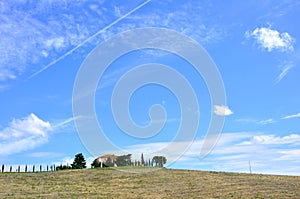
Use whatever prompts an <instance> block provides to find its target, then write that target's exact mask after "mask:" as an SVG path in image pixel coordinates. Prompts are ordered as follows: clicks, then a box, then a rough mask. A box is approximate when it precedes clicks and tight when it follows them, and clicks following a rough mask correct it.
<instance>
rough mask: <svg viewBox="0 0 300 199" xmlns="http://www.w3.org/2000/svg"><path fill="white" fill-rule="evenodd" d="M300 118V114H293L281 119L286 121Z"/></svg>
mask: <svg viewBox="0 0 300 199" xmlns="http://www.w3.org/2000/svg"><path fill="white" fill-rule="evenodd" d="M298 117H300V113H296V114H292V115H287V116H284V117H282V118H281V119H284V120H286V119H292V118H298Z"/></svg>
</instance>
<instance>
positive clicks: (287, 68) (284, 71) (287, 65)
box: [276, 62, 294, 83]
mask: <svg viewBox="0 0 300 199" xmlns="http://www.w3.org/2000/svg"><path fill="white" fill-rule="evenodd" d="M293 67H294V63H293V62H285V63H283V64H282V65H281V66H280V70H281V72H280V74H279V75H278V77H277V79H276V83H279V82H280V81H281V80H282V79H283V78H284V77H285V76H286V75H287V74H288V72H289V71H290V70H291V69H292V68H293Z"/></svg>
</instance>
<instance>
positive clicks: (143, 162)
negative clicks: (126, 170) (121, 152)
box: [141, 153, 145, 166]
mask: <svg viewBox="0 0 300 199" xmlns="http://www.w3.org/2000/svg"><path fill="white" fill-rule="evenodd" d="M141 164H142V166H144V165H145V160H144V154H143V153H142V155H141Z"/></svg>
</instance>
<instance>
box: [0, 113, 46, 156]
mask: <svg viewBox="0 0 300 199" xmlns="http://www.w3.org/2000/svg"><path fill="white" fill-rule="evenodd" d="M51 130H52V127H51V124H50V123H49V122H45V121H43V120H41V119H40V118H38V117H37V116H36V115H35V114H33V113H31V114H30V115H29V116H27V117H25V118H22V119H13V120H12V122H11V123H10V124H9V126H8V127H6V128H4V129H3V130H2V131H0V154H1V155H9V154H13V153H19V152H21V151H26V150H29V149H33V148H35V147H37V146H40V145H41V144H43V143H45V142H46V141H47V140H48V133H49V132H50V131H51Z"/></svg>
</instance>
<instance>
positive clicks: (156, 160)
mask: <svg viewBox="0 0 300 199" xmlns="http://www.w3.org/2000/svg"><path fill="white" fill-rule="evenodd" d="M131 156H132V155H131V154H127V155H121V156H115V157H116V158H111V157H108V158H107V159H106V160H105V162H103V163H102V166H103V167H114V166H115V165H117V166H148V167H163V165H164V164H166V162H167V159H166V157H164V156H154V157H153V158H152V159H148V160H145V159H144V154H143V153H142V154H141V159H140V160H134V161H133V160H132V159H131ZM86 167H87V166H86V160H85V158H84V156H83V154H82V153H78V154H76V155H75V158H74V160H73V163H72V164H71V165H68V164H67V165H62V164H61V165H59V166H56V165H50V166H49V165H47V166H46V167H45V168H43V167H42V165H39V167H36V165H32V169H31V170H30V168H29V166H27V165H25V166H24V172H30V171H31V172H38V171H39V172H42V171H59V170H67V169H84V168H86ZM91 167H92V168H97V167H101V162H99V159H98V158H96V159H95V160H94V161H93V162H92V164H91ZM4 171H5V165H4V164H2V166H1V172H2V173H3V172H4ZM9 172H14V171H12V166H10V167H9ZM16 172H21V166H20V165H19V166H18V168H17V169H16Z"/></svg>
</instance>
